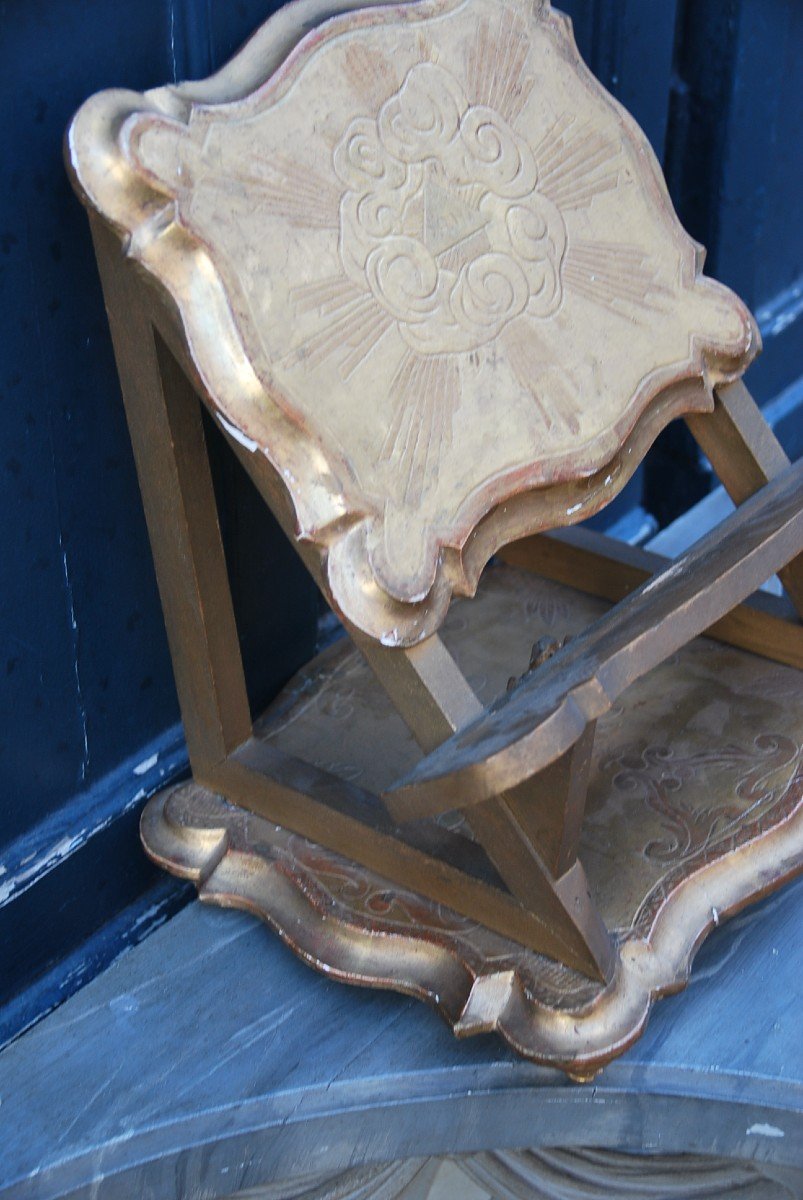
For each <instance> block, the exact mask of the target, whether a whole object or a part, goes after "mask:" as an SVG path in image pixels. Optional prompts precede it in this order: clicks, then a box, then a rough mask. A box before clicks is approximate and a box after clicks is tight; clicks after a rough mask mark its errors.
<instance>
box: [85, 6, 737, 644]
mask: <svg viewBox="0 0 803 1200" xmlns="http://www.w3.org/2000/svg"><path fill="white" fill-rule="evenodd" d="M255 62H256V58H255V54H254V52H253V50H252V51H249V50H248V49H246V50H245V51H243V53H242V56H241V67H240V73H239V76H238V72H237V67H236V60H235V64H234V69H233V70H232V69H229V70H228V73H226V72H224V73H223V74H222V75H221V76H218V77H214V78H213V79H211V80H209V81H206V82H205V83H201V84H195V85H192V86H191V87H190V88H186V87H185V88H181V87H179V88H173V89H171V88H166V89H161V90H159V91H157V92H152V93H148V94H145V95H137V94H134V93H128V92H120V91H118V92H107V93H102V94H101V95H100V96H97V97H94V98H93V99H92V100H90V101H88V102H87V104H86V105H85V106H84V107H83V108H82V110H81V111H80V112H79V114H78V116H77V117H76V119H75V121H74V123H73V125H72V127H71V130H70V134H69V140H68V157H69V159H70V163H71V166H72V170H73V172H74V175H75V177H76V180H77V182H78V184H79V186H80V188H81V189H82V191H83V194H84V196H85V198H86V199H87V201H88V203H89V204H90V205H92V206H93V207H95V208H96V209H97V210H98V211H100V212H102V213H103V214H104V215H105V217H106V218H107V219H109V220H111V221H112V222H113V223H114V224H115V225H116V226H117V227H118V229H119V230H121V231H122V232H123V233H124V234H125V236H126V237H127V252H128V254H129V256H130V257H132V258H134V259H136V260H137V261H138V262H139V263H141V264H142V266H143V267H144V268H145V269H146V270H147V272H148V273H149V274H150V276H151V277H152V278H153V279H155V280H156V281H158V283H159V284H160V285H161V286H162V287H163V288H165V289H166V290H167V292H168V293H169V295H170V296H171V297H172V299H173V301H174V302H175V304H176V306H177V309H178V313H179V316H180V318H181V320H182V322H183V326H184V333H185V336H186V341H187V344H188V347H189V350H190V353H191V355H192V359H193V363H194V366H195V368H196V370H197V373H198V376H199V378H200V380H201V382H202V384H203V386H204V388H205V390H206V392H207V394H208V396H209V398H210V399H211V401H212V403H213V405H214V406H215V407H216V410H217V412H218V413H219V414H220V417H221V419H222V421H223V422H224V423H225V427H226V428H227V430H228V431H229V432H230V433H231V432H232V430H233V431H234V436H237V437H238V438H239V439H240V440H241V441H242V442H244V444H245V445H246V446H248V447H249V449H250V450H251V452H253V453H255V454H260V455H262V454H264V455H265V456H266V457H267V458H268V460H269V462H270V463H271V464H272V466H273V468H274V471H275V473H276V478H277V480H278V481H280V483H281V486H282V488H283V489H284V490H285V491H286V493H287V496H288V497H289V500H290V502H291V505H292V510H293V512H294V518H295V523H296V535H297V537H298V538H299V539H301V540H302V541H303V542H304V543H305V544H306V545H308V546H309V547H311V548H312V550H313V552H314V553H315V554H317V555H318V556H319V559H320V561H321V564H322V577H323V581H324V585H325V586H326V588H327V590H328V593H329V598H330V600H331V601H332V603H333V604H334V606H335V607H336V609H337V610H338V611H339V612H340V613H341V615H343V616H345V617H346V618H347V619H348V620H349V621H350V622H351V623H352V625H354V626H356V627H357V628H358V629H360V630H362V631H363V632H365V633H367V634H369V635H370V636H371V637H374V638H377V639H379V640H380V641H382V642H383V643H384V644H385V645H398V646H410V645H414V644H415V643H417V642H419V641H421V640H422V639H423V638H425V637H427V636H428V635H429V634H430V633H432V632H433V631H434V630H435V629H437V628H438V626H439V625H440V623H441V621H442V620H443V618H444V615H445V613H446V611H447V608H448V605H449V601H450V598H451V596H452V594H453V593H458V594H471V593H472V592H473V590H474V588H475V587H476V583H477V579H478V577H479V573H480V571H481V569H482V566H483V565H484V563H485V561H486V560H487V558H488V556H489V555H490V554H492V553H493V552H494V550H495V549H496V548H497V547H498V546H499V545H501V544H503V543H504V542H506V541H508V540H510V539H511V538H513V537H519V536H522V535H523V534H525V533H528V532H533V531H536V530H538V529H543V528H546V527H553V526H558V525H565V524H570V523H573V522H574V521H577V520H579V519H581V518H582V517H585V516H587V515H589V513H590V512H592V511H594V510H595V509H596V508H599V507H601V506H602V505H603V504H605V503H606V502H608V501H609V500H610V499H611V498H612V497H613V496H614V495H615V494H616V492H617V491H618V490H619V489H620V488H621V487H622V486H623V485H624V483H625V482H626V480H627V478H629V476H630V475H631V474H632V471H633V470H634V469H635V466H636V465H637V463H638V461H639V459H640V458H641V456H642V454H643V453H644V451H645V449H646V447H647V445H648V444H649V442H650V441H651V440H652V438H653V437H654V436H655V434H656V433H657V432H658V430H659V429H660V428H661V427H662V426H663V425H665V424H666V423H667V421H668V420H670V419H671V418H672V417H673V416H675V415H677V414H679V413H681V412H693V411H707V410H709V409H710V408H711V407H712V404H713V400H712V391H711V389H712V388H713V386H715V385H716V384H719V383H722V382H723V381H726V380H730V379H733V378H735V377H737V376H738V375H740V374H741V373H742V372H743V370H744V369H745V367H746V366H747V365H748V363H749V362H750V360H751V358H752V356H753V355H754V353H755V352H756V350H757V348H758V334H757V331H756V327H755V324H754V322H753V320H752V318H751V317H750V315H749V314H748V313H747V311H746V309H745V308H744V307H743V305H742V304H741V303H740V302H739V301H738V300H737V299H736V297H735V296H734V295H733V294H732V293H731V292H729V291H728V290H727V289H725V288H723V287H721V286H720V285H718V284H716V283H714V282H713V281H711V280H709V279H706V278H705V277H704V276H703V275H702V273H701V266H702V255H701V252H700V248H699V247H698V246H697V245H696V244H695V243H694V242H692V241H691V239H690V238H689V237H688V236H687V235H686V234H685V233H684V232H683V230H682V229H681V227H680V225H679V224H678V222H677V219H676V217H675V215H674V213H673V211H672V208H671V204H670V202H669V199H668V196H667V193H666V189H665V185H664V183H663V180H662V177H661V174H660V170H659V168H658V165H657V163H656V161H655V158H654V156H653V154H652V151H651V150H650V148H649V146H648V144H647V142H646V139H645V138H644V135H643V134H642V133H641V131H640V130H639V129H638V127H637V126H636V124H635V123H634V122H633V120H632V119H631V118H630V117H629V116H628V115H627V114H626V113H625V112H624V111H623V110H622V109H621V108H620V107H619V106H618V105H617V104H616V103H615V102H614V101H613V100H612V99H611V98H610V97H609V96H608V95H607V94H606V93H605V91H604V90H603V89H602V87H601V86H600V85H599V84H598V83H597V82H596V81H595V80H594V79H593V78H592V76H591V75H590V74H589V72H588V71H587V70H586V69H585V67H584V66H583V64H582V63H581V61H580V59H579V57H578V54H577V50H576V47H575V45H574V42H573V40H572V37H571V33H570V30H569V27H568V24H567V22H566V21H565V19H564V18H562V17H561V16H560V15H559V14H558V13H555V12H553V11H552V10H551V9H550V8H549V6H548V5H547V4H543V5H535V6H532V5H525V4H518V3H515V2H511V0H464V2H462V3H460V2H455V0H435V2H433V3H429V2H423V3H419V4H415V5H406V6H400V7H393V8H383V7H378V8H373V9H368V10H362V11H357V12H352V13H349V14H346V15H341V16H337V17H335V18H333V19H331V20H329V21H326V22H325V23H324V24H322V25H319V26H318V27H316V28H314V29H313V30H312V31H311V32H310V33H309V34H308V35H307V36H306V37H305V38H304V39H303V40H302V41H301V42H300V43H299V44H298V45H297V46H296V47H295V49H294V51H293V52H292V54H290V56H289V58H288V59H287V61H286V62H285V63H284V65H283V66H282V67H281V68H280V69H279V70H276V71H275V73H273V74H271V73H270V72H268V74H267V76H266V77H264V78H258V77H257V76H258V70H257V69H256V67H255ZM242 79H247V84H248V86H247V87H245V88H243V86H242ZM238 83H239V86H238ZM190 97H191V98H190Z"/></svg>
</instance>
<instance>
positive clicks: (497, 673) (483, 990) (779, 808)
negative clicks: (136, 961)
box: [143, 568, 803, 1075]
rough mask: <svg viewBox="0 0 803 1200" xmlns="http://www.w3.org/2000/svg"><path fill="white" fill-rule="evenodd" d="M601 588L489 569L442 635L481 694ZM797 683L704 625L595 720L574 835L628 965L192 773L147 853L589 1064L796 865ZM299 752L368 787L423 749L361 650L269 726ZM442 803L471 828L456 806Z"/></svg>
mask: <svg viewBox="0 0 803 1200" xmlns="http://www.w3.org/2000/svg"><path fill="white" fill-rule="evenodd" d="M604 609H605V605H604V604H603V603H602V602H601V601H598V600H594V599H592V598H590V597H586V596H581V595H580V594H578V593H577V592H574V591H573V590H572V589H570V588H567V587H564V586H561V585H559V584H554V583H549V582H546V581H543V580H542V581H535V580H533V578H532V576H530V575H529V574H527V573H526V572H520V571H517V570H515V569H512V568H494V569H491V570H490V571H489V572H488V573H487V574H486V577H485V578H484V580H483V582H482V584H481V586H480V589H479V593H478V596H477V598H476V599H475V600H474V601H473V602H472V603H471V604H458V605H455V606H454V608H453V609H452V611H451V612H450V614H449V617H448V618H447V621H446V623H445V626H444V631H443V636H444V639H445V641H446V643H447V646H448V648H449V649H450V651H451V652H452V654H453V655H454V656H455V658H456V659H457V661H458V663H459V665H460V667H461V668H462V669H463V671H464V672H465V674H466V676H467V678H468V679H469V681H470V683H471V684H472V686H473V688H474V689H475V691H476V692H477V693H478V695H479V696H480V698H481V699H482V700H483V701H484V702H487V701H488V700H490V699H491V698H492V697H493V696H495V695H497V694H498V693H499V691H500V690H501V689H503V688H504V686H505V682H506V680H507V679H508V677H509V676H511V675H515V674H520V673H521V672H522V671H523V670H524V669H525V668H526V666H527V654H526V653H525V652H524V650H523V648H522V646H521V645H520V644H518V642H517V641H514V639H511V637H510V634H509V631H510V629H511V628H520V627H521V625H522V623H524V624H525V625H526V627H527V629H528V633H529V634H530V635H531V636H532V639H536V638H538V637H539V636H544V635H550V636H553V637H563V636H565V635H566V634H575V633H577V632H579V631H580V630H582V629H583V628H585V627H586V626H587V625H588V624H589V623H590V622H592V621H593V620H594V619H595V618H596V617H598V616H599V615H600V614H601V613H602V612H603V611H604ZM802 718H803V684H801V677H800V673H799V672H797V671H795V670H793V669H791V668H789V667H785V666H782V665H780V664H775V663H769V662H764V661H761V660H758V659H756V658H755V657H754V656H752V655H750V654H746V653H744V652H741V651H738V650H735V649H731V648H727V647H723V646H720V645H717V644H715V643H713V642H710V641H707V640H705V639H699V640H697V641H695V642H693V643H691V644H690V645H688V646H686V647H684V648H683V649H682V650H681V651H679V652H678V653H677V654H676V655H674V656H673V657H672V658H671V659H670V660H669V661H667V662H666V663H665V664H663V665H662V666H660V667H658V668H657V669H656V670H655V671H654V672H653V673H652V674H651V675H650V676H649V677H648V678H646V679H642V680H639V681H638V682H637V683H635V684H634V685H633V686H632V687H631V688H630V689H629V690H628V692H627V693H626V695H625V696H624V697H622V698H621V699H620V700H619V701H618V702H617V703H616V705H615V706H614V708H613V709H612V711H611V712H610V713H608V714H607V715H606V716H604V717H603V718H602V719H601V720H600V721H599V724H598V730H597V737H596V739H595V747H594V754H593V758H592V764H591V772H590V786H589V795H588V802H587V815H586V821H585V825H584V828H583V831H582V834H581V838H580V855H581V858H582V861H583V863H584V866H585V869H586V873H587V875H588V879H589V883H590V885H591V888H592V892H593V895H594V898H595V901H596V903H597V905H598V907H599V911H600V914H601V916H602V918H603V920H604V921H605V923H606V925H607V926H608V928H609V929H610V930H611V931H612V932H613V934H614V937H615V940H616V943H617V946H618V950H619V966H618V968H617V972H616V975H615V976H614V979H613V980H612V981H611V983H610V984H608V985H607V986H603V985H600V984H596V983H594V982H593V981H591V980H589V979H587V978H584V977H583V976H582V975H580V974H579V973H577V972H576V971H572V970H570V969H569V968H567V967H565V966H562V965H560V964H558V963H556V962H554V961H552V960H550V959H548V958H546V957H544V956H542V955H539V954H536V953H534V952H532V951H526V950H524V949H523V948H522V947H521V946H520V945H517V944H515V943H514V942H511V941H510V940H509V939H505V938H503V937H501V936H499V935H497V934H494V933H492V932H491V931H490V930H488V929H486V928H483V927H482V925H479V924H477V923H475V922H473V921H470V920H468V919H466V918H464V917H460V916H458V915H457V914H455V913H454V912H452V911H451V910H449V909H448V908H445V907H444V906H439V905H434V904H432V903H431V902H428V901H426V900H424V899H422V898H421V897H420V896H418V895H416V894H415V893H414V892H412V891H411V890H409V889H404V888H400V887H397V886H393V885H389V884H388V882H387V880H384V879H382V878H380V877H379V876H377V875H376V874H374V873H372V872H370V871H366V870H364V869H363V868H360V867H358V866H355V865H354V864H353V863H351V862H348V861H347V860H346V859H344V858H342V857H341V856H339V855H336V854H333V853H332V852H331V851H327V850H325V849H322V848H321V847H319V846H315V845H313V844H312V843H311V842H309V841H307V840H306V839H303V838H300V837H298V836H295V835H291V834H288V833H287V832H286V831H283V830H281V829H278V828H277V827H276V826H275V825H271V824H270V823H268V822H266V821H264V820H262V819H260V818H258V817H255V816H254V815H252V814H247V813H244V812H243V811H242V810H236V809H233V808H231V807H229V806H227V805H226V804H225V802H224V801H222V800H221V799H220V798H217V797H215V796H214V795H213V794H212V793H210V792H208V791H205V790H203V789H199V788H197V786H195V785H186V786H185V787H183V788H179V789H178V790H177V791H173V792H172V793H169V794H168V795H164V794H163V795H162V796H161V797H159V798H156V799H155V800H154V801H152V802H151V804H150V806H149V808H148V809H147V811H146V815H145V817H144V820H143V838H144V841H145V844H146V847H147V848H148V851H149V853H150V854H151V855H152V856H153V857H154V858H156V859H157V861H159V862H161V863H162V864H163V865H165V866H167V867H168V868H169V869H171V870H173V871H176V872H177V873H179V874H184V875H186V876H188V877H190V878H193V879H195V880H196V883H197V885H198V886H199V890H200V894H201V896H202V897H203V898H204V899H206V900H209V901H212V902H215V903H222V904H226V905H234V906H238V907H244V908H248V909H250V910H252V911H255V912H257V913H259V915H261V916H263V917H264V918H265V919H267V920H268V921H269V922H271V923H272V924H273V925H274V926H275V927H276V928H277V929H278V930H279V932H280V933H281V934H282V936H283V937H284V938H285V940H287V941H288V942H289V943H290V944H291V945H293V946H294V948H295V949H296V950H297V952H299V953H300V954H302V955H303V956H304V957H305V958H306V959H307V960H308V961H310V962H312V963H313V964H314V965H317V966H319V967H322V968H323V969H325V970H326V971H327V973H329V974H333V975H336V976H338V977H340V978H344V979H347V980H348V981H350V982H361V983H373V984H380V985H383V986H386V987H393V988H398V989H399V990H401V991H408V992H411V993H413V994H416V995H419V996H421V997H422V998H425V999H428V1000H429V1001H430V1002H431V1003H433V1004H435V1005H436V1006H437V1007H438V1008H439V1010H440V1012H441V1013H442V1015H444V1016H445V1017H446V1018H447V1020H448V1021H449V1022H450V1023H451V1024H452V1025H453V1027H454V1028H455V1030H456V1032H458V1033H460V1034H470V1033H477V1032H481V1031H483V1030H487V1029H496V1030H497V1031H498V1032H499V1033H500V1034H501V1035H502V1036H503V1037H504V1038H505V1039H507V1040H508V1041H509V1042H510V1043H511V1044H512V1045H513V1046H514V1047H515V1048H516V1049H517V1050H518V1051H519V1052H520V1053H523V1054H525V1055H527V1056H529V1057H532V1058H535V1059H537V1060H539V1061H542V1062H547V1063H550V1064H552V1065H558V1066H561V1067H563V1068H564V1069H566V1070H569V1071H571V1072H572V1073H574V1074H579V1075H587V1074H589V1073H592V1072H593V1071H594V1070H595V1069H597V1068H598V1067H599V1066H600V1065H601V1064H602V1063H604V1062H605V1061H607V1060H608V1059H610V1058H611V1057H612V1056H613V1055H615V1054H617V1053H620V1052H621V1051H622V1050H624V1049H625V1047H626V1046H627V1045H628V1044H629V1043H630V1042H631V1041H632V1040H633V1039H634V1038H635V1037H636V1036H637V1035H638V1033H639V1032H640V1030H641V1029H642V1028H643V1025H644V1022H645V1021H646V1018H647V1015H648V1012H649V1008H650V1005H651V1003H652V1000H653V998H654V997H655V996H657V995H660V994H662V993H663V992H665V991H668V990H670V991H671V990H675V989H676V988H677V987H679V986H683V984H684V983H685V982H686V979H687V975H688V970H689V966H690V960H691V957H692V955H693V953H694V949H695V948H696V946H697V945H698V943H699V941H700V940H701V938H702V936H704V934H705V932H707V931H708V930H710V929H711V928H713V927H714V926H715V925H716V924H718V923H719V922H720V921H721V920H723V919H724V918H725V917H726V916H727V915H728V914H729V913H731V912H733V911H735V910H737V909H738V908H740V907H741V906H742V905H743V904H745V903H746V902H747V901H748V900H750V899H752V898H755V897H756V896H758V895H761V894H763V893H764V892H766V891H768V890H770V889H771V888H772V887H774V886H777V884H778V883H779V882H780V881H782V880H783V879H784V878H785V877H788V876H789V875H790V874H792V873H793V872H794V871H795V870H799V867H800V862H801V848H802V847H803V825H802V824H801V799H803V747H802V746H801V742H800V730H801V719H802ZM257 734H258V736H259V737H260V738H261V739H263V740H265V741H266V742H267V744H269V745H273V746H276V747H277V748H280V749H282V750H284V751H285V752H287V753H289V754H292V755H298V756H303V757H306V758H308V759H309V760H310V761H311V762H313V763H314V764H315V765H317V766H319V767H321V768H324V769H326V770H328V771H332V772H334V773H336V774H337V775H339V776H341V777H342V778H344V779H346V780H348V781H351V782H353V783H355V784H358V785H359V786H360V787H363V788H365V789H368V790H370V791H379V790H381V789H382V788H383V787H385V786H387V783H388V781H389V780H391V779H393V778H394V777H397V776H398V775H399V774H402V773H404V772H405V771H406V770H407V769H409V767H410V766H411V765H412V764H413V763H415V761H416V759H417V757H418V750H417V748H416V746H415V743H414V741H413V739H412V736H411V735H410V734H409V733H408V732H407V730H406V729H405V727H404V725H403V723H402V720H401V718H400V717H399V716H398V715H397V714H396V713H394V712H393V710H392V708H391V707H390V706H389V705H388V703H387V702H386V701H384V699H383V695H382V692H381V690H380V688H379V685H378V684H377V683H376V681H375V680H374V679H373V677H372V675H371V673H370V670H369V669H368V667H367V666H366V664H365V663H364V661H363V660H362V659H361V657H360V656H359V655H358V654H357V653H356V652H355V651H354V650H352V649H349V648H347V647H346V646H345V645H342V646H340V647H335V648H333V649H332V650H330V651H329V652H327V654H326V655H325V656H323V657H322V658H321V659H319V660H317V661H316V662H315V663H313V664H311V665H310V667H309V668H308V669H307V670H306V671H305V672H304V673H302V675H301V676H300V677H299V678H298V680H297V681H296V683H295V684H294V685H292V686H291V687H290V688H289V689H288V691H287V693H286V694H285V695H284V696H283V697H282V698H280V700H279V701H278V702H277V703H276V704H275V705H274V706H273V709H272V711H270V712H269V713H268V714H267V715H266V717H265V718H264V720H263V722H261V723H260V724H259V725H258V726H257ZM443 820H444V821H445V822H446V823H447V824H448V825H449V826H450V827H451V828H453V829H455V830H456V831H461V832H463V833H465V825H464V823H463V821H462V818H461V817H459V816H458V815H455V814H450V815H449V816H448V817H445V818H443Z"/></svg>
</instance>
